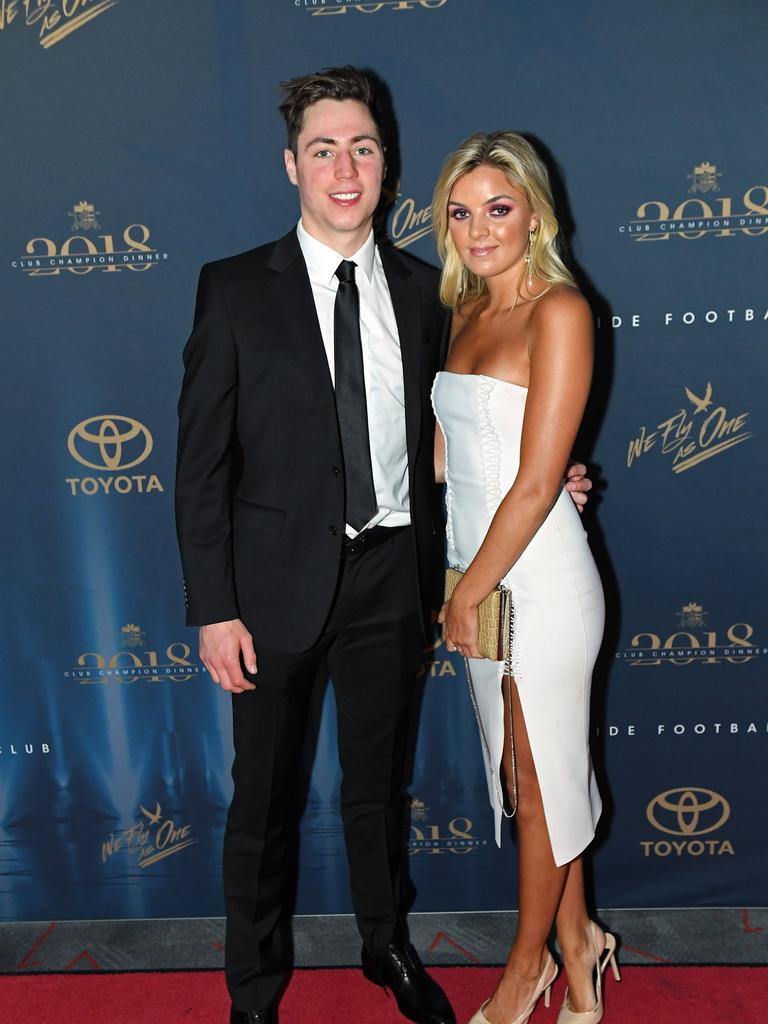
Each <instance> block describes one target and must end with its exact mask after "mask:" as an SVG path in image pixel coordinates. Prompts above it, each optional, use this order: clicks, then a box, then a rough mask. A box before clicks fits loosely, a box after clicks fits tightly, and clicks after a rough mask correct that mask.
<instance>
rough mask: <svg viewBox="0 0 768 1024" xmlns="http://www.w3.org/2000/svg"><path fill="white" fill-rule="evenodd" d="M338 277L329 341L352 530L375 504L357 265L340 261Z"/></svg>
mask: <svg viewBox="0 0 768 1024" xmlns="http://www.w3.org/2000/svg"><path fill="white" fill-rule="evenodd" d="M336 276H337V277H338V279H339V290H338V291H337V293H336V304H335V305H334V308H333V341H334V363H335V375H336V410H337V413H338V417H339V430H340V432H341V447H342V451H343V453H344V477H345V480H346V488H347V509H346V520H347V522H348V523H349V525H350V526H351V527H353V529H355V530H361V529H362V528H363V527H364V526H365V524H366V523H367V522H368V521H369V520H370V519H372V518H373V516H374V515H375V514H376V511H377V509H378V505H377V503H376V492H375V490H374V487H373V469H372V468H371V448H370V444H369V441H368V410H367V407H366V403H365V377H364V374H363V348H362V343H361V341H360V297H359V295H358V293H357V285H356V284H355V264H354V263H352V262H351V261H350V260H342V261H341V263H340V264H339V266H338V268H337V270H336Z"/></svg>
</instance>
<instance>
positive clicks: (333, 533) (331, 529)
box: [328, 526, 339, 537]
mask: <svg viewBox="0 0 768 1024" xmlns="http://www.w3.org/2000/svg"><path fill="white" fill-rule="evenodd" d="M338 532H339V531H338V530H337V529H336V527H335V526H329V527H328V533H330V535H331V536H332V537H335V536H336V534H337V533H338Z"/></svg>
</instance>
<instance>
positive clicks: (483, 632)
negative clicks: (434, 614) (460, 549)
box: [445, 568, 515, 675]
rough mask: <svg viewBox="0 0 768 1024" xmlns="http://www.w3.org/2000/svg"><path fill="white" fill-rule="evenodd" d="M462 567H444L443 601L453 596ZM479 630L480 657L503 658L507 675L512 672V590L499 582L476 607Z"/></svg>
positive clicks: (462, 573) (513, 618)
mask: <svg viewBox="0 0 768 1024" xmlns="http://www.w3.org/2000/svg"><path fill="white" fill-rule="evenodd" d="M463 575H464V570H463V569H455V568H450V569H446V570H445V600H446V601H449V600H450V599H451V597H452V596H453V592H454V590H455V589H456V587H457V585H458V583H459V581H460V580H461V577H462V576H463ZM478 612H479V618H480V631H479V635H478V639H477V649H478V650H479V651H480V654H481V655H482V657H483V658H490V660H491V661H505V662H506V663H507V674H508V675H511V673H512V664H511V662H512V640H513V638H514V635H515V608H514V605H513V603H512V592H511V591H510V590H509V589H508V588H507V587H503V586H502V585H501V584H499V586H498V587H496V589H495V590H492V591H491V592H490V594H489V595H488V597H486V598H485V600H484V601H482V602H481V603H480V606H479V608H478Z"/></svg>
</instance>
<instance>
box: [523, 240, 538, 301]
mask: <svg viewBox="0 0 768 1024" xmlns="http://www.w3.org/2000/svg"><path fill="white" fill-rule="evenodd" d="M535 243H536V229H535V228H529V229H528V248H527V249H526V250H525V257H524V259H525V265H526V267H527V268H528V282H527V283H528V288H529V289H530V288H531V287H532V286H533V248H534V245H535Z"/></svg>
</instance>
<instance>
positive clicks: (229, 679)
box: [200, 619, 258, 693]
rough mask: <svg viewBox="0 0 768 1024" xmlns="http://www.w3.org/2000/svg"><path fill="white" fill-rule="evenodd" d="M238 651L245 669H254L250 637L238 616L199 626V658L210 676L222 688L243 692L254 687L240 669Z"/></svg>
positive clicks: (255, 668)
mask: <svg viewBox="0 0 768 1024" xmlns="http://www.w3.org/2000/svg"><path fill="white" fill-rule="evenodd" d="M241 652H242V655H243V661H244V663H245V667H246V668H247V669H248V671H249V672H251V673H255V672H257V671H258V669H257V666H256V653H255V651H254V649H253V637H252V636H251V634H250V633H249V632H248V630H247V629H246V628H245V626H244V625H243V623H242V622H241V621H240V619H229V620H228V621H227V622H213V623H211V624H210V625H208V626H201V627H200V660H201V661H202V663H203V664H204V665H205V667H206V668H207V669H208V671H209V672H210V674H211V679H212V680H213V681H214V683H219V685H220V686H221V688H222V690H228V691H229V692H230V693H244V692H245V691H246V690H255V689H256V687H255V685H254V684H253V683H251V682H249V681H248V680H247V679H246V678H245V676H244V675H243V671H242V669H241V668H240V653H241Z"/></svg>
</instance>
